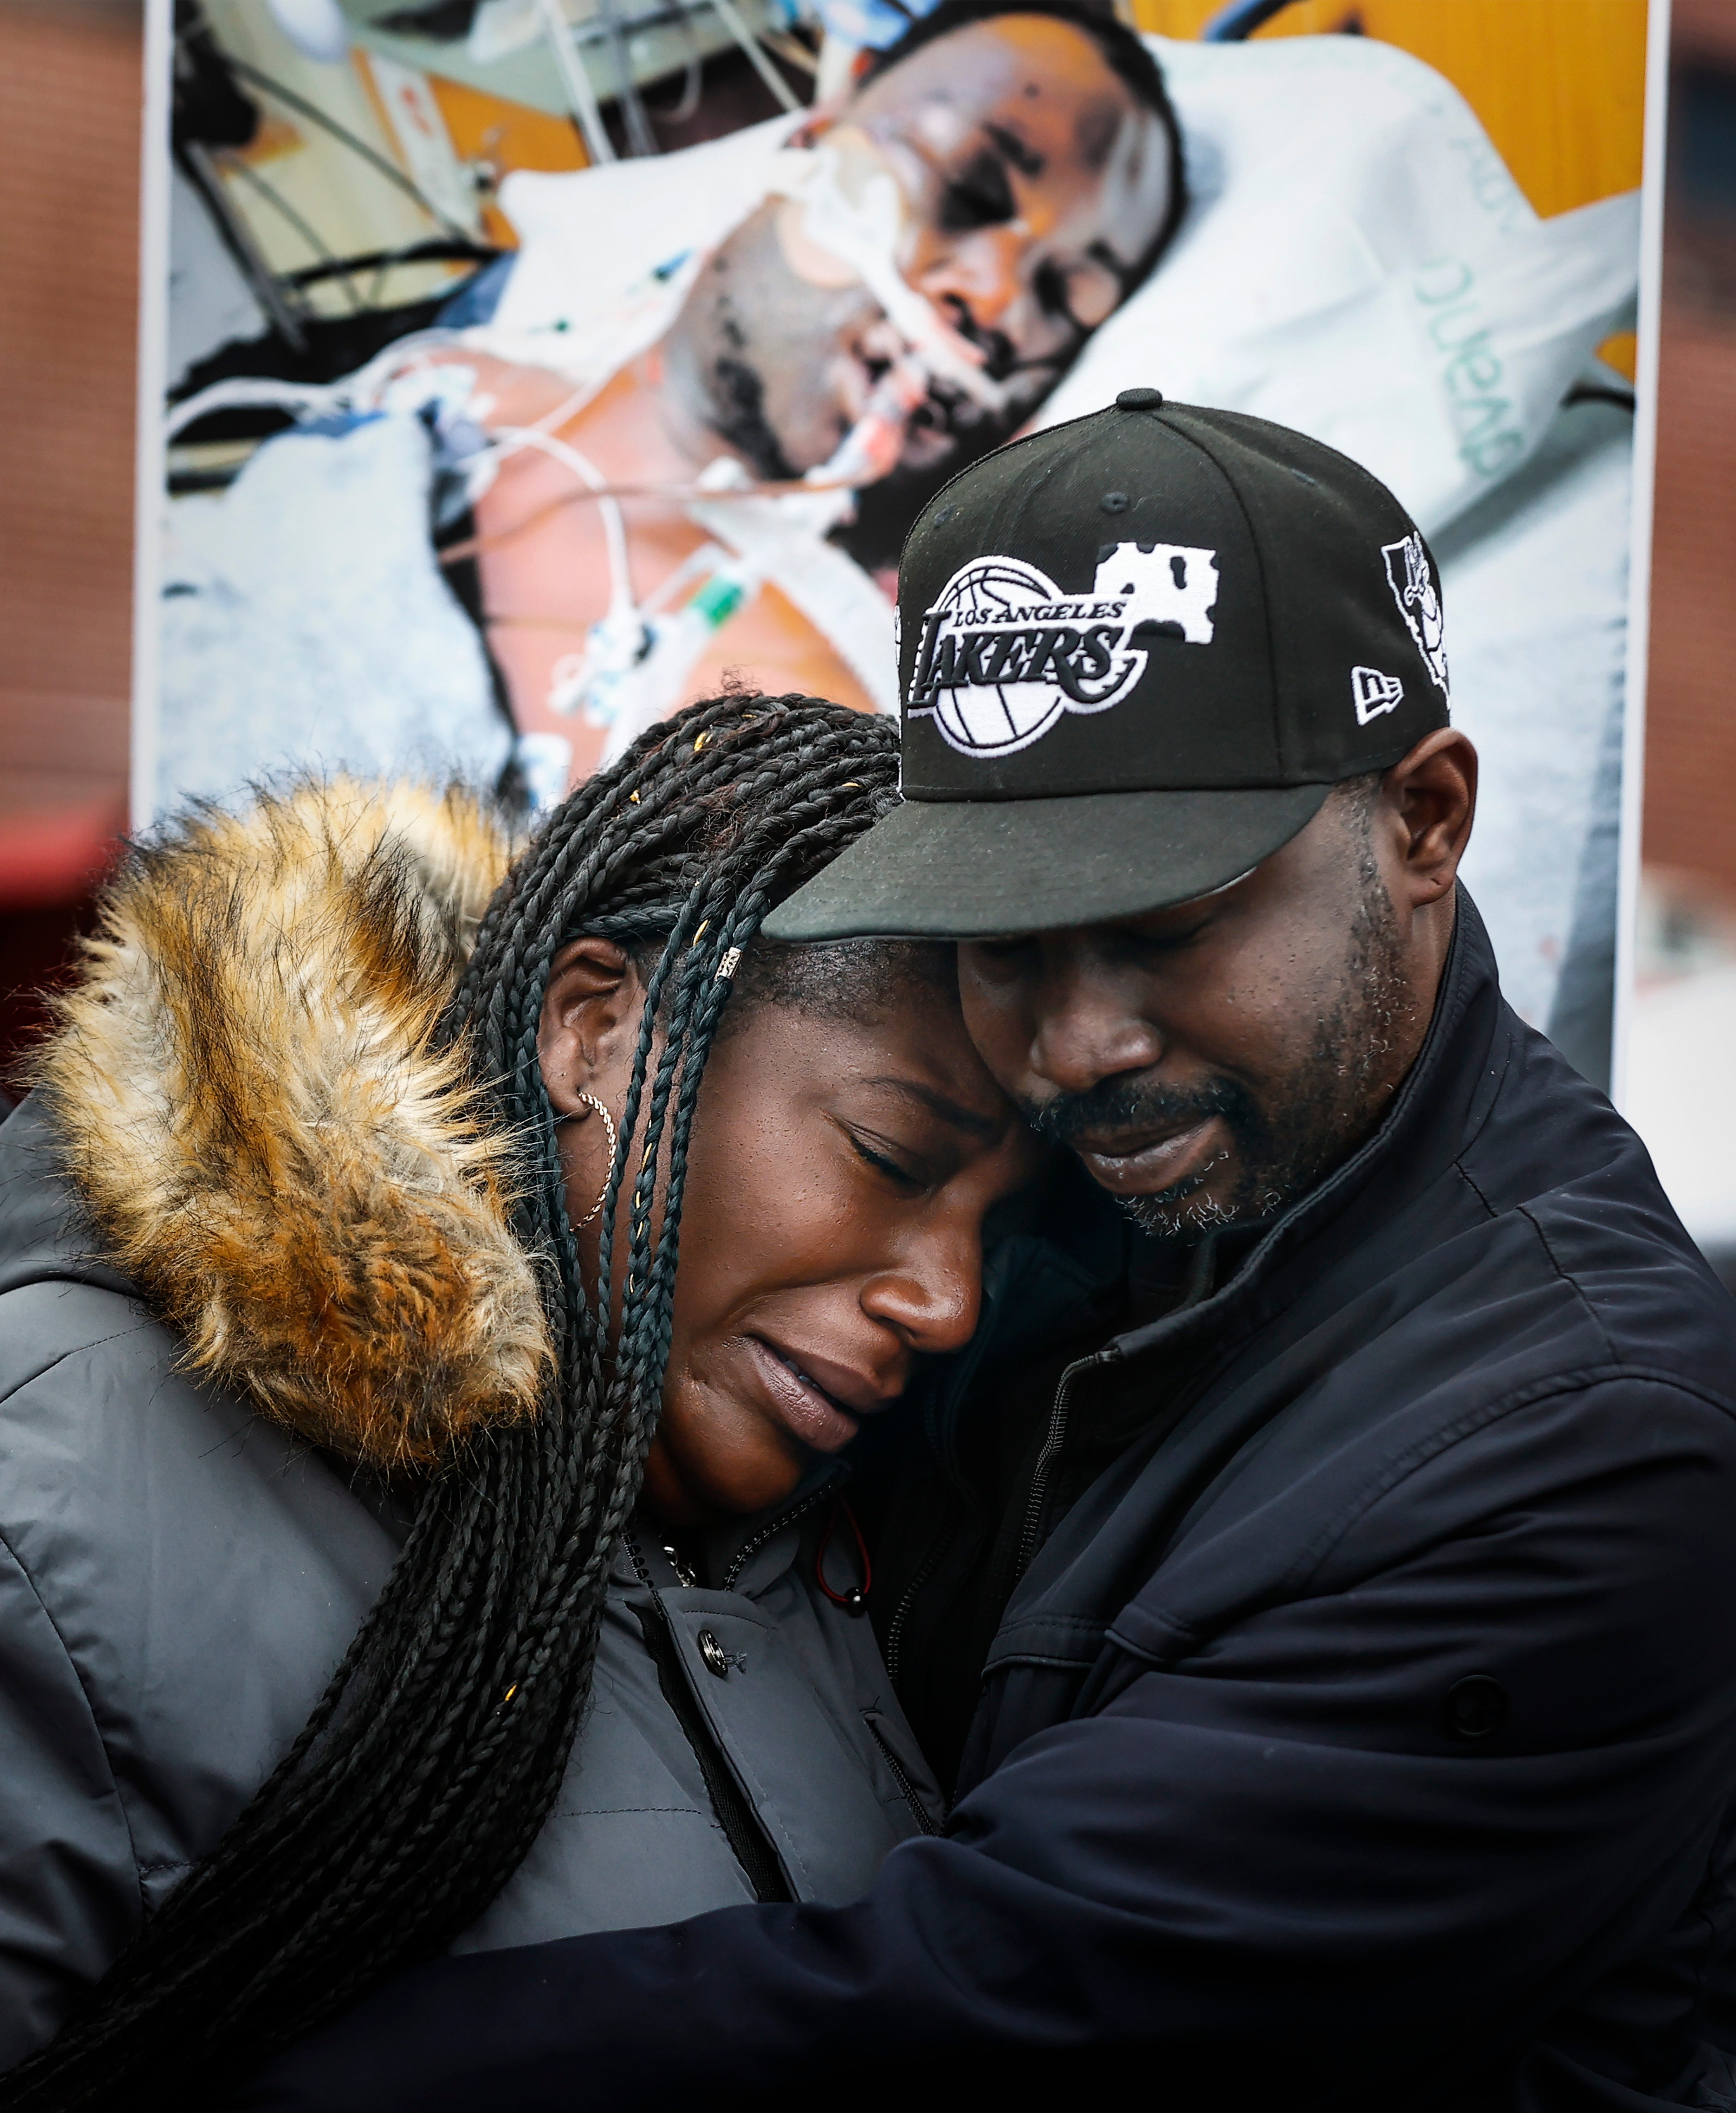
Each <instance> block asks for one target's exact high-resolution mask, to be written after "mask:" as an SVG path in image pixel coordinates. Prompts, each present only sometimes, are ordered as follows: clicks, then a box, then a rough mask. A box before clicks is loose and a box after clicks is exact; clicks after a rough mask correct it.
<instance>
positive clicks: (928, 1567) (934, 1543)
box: [886, 1527, 943, 1687]
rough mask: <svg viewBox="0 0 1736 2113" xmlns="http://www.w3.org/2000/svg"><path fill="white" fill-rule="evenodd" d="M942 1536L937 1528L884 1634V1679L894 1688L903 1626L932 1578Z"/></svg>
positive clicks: (896, 1679)
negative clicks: (919, 1594)
mask: <svg viewBox="0 0 1736 2113" xmlns="http://www.w3.org/2000/svg"><path fill="white" fill-rule="evenodd" d="M942 1539H943V1536H942V1534H941V1532H940V1530H939V1528H938V1527H937V1528H936V1529H935V1531H934V1536H933V1537H932V1538H931V1539H930V1542H929V1546H928V1553H927V1554H925V1556H924V1557H923V1559H922V1560H921V1563H918V1564H917V1565H916V1576H915V1577H912V1578H911V1581H910V1582H909V1584H908V1585H907V1586H905V1588H904V1596H903V1598H902V1600H899V1602H898V1611H897V1613H894V1614H893V1618H892V1626H891V1627H890V1628H889V1629H888V1630H887V1632H886V1677H887V1678H888V1679H889V1681H891V1682H892V1684H893V1686H894V1687H896V1686H898V1660H899V1656H900V1654H901V1653H902V1650H903V1648H904V1624H905V1622H907V1620H908V1619H909V1618H910V1612H911V1608H912V1607H914V1606H915V1605H916V1595H917V1594H918V1593H919V1592H920V1591H921V1590H922V1588H923V1586H925V1585H926V1584H927V1582H928V1581H929V1579H930V1577H932V1576H933V1574H934V1566H935V1565H936V1564H937V1563H939V1560H940V1550H941V1542H942Z"/></svg>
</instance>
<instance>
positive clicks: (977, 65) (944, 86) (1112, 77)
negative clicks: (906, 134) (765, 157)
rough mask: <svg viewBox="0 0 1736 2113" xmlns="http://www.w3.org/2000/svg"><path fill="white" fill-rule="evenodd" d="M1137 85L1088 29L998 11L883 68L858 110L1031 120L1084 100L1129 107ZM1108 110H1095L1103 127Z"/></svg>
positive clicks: (1071, 116) (1075, 107)
mask: <svg viewBox="0 0 1736 2113" xmlns="http://www.w3.org/2000/svg"><path fill="white" fill-rule="evenodd" d="M1130 100H1131V91H1130V90H1129V89H1128V88H1127V86H1126V84H1125V83H1124V82H1123V81H1122V80H1121V79H1120V77H1119V76H1118V75H1117V73H1116V72H1115V71H1114V69H1113V68H1112V66H1110V64H1109V62H1108V57H1107V56H1106V54H1105V53H1104V52H1103V47H1102V46H1101V45H1100V44H1099V43H1098V41H1097V39H1095V38H1094V36H1093V35H1092V34H1091V33H1090V30H1085V29H1081V28H1080V26H1079V25H1077V24H1076V23H1072V22H1065V21H1061V20H1059V19H1058V17H1057V16H1052V15H1048V16H1045V15H996V16H991V17H990V18H989V20H988V21H983V22H971V23H967V24H966V25H964V26H963V27H962V28H960V29H957V30H949V31H948V33H947V34H945V35H944V36H941V37H937V38H935V39H934V42H933V43H927V44H924V45H922V46H921V48H919V49H917V50H916V51H914V52H911V55H910V57H908V58H906V59H901V60H900V61H899V62H898V64H897V65H896V66H890V67H889V68H888V69H887V70H886V71H885V72H884V73H881V74H877V75H875V78H874V79H873V80H870V82H869V83H868V84H867V85H866V87H865V88H863V89H861V90H860V91H859V92H858V93H857V95H856V97H855V98H853V101H854V103H855V106H856V110H857V112H859V113H862V114H866V113H868V112H874V111H880V110H885V111H888V112H891V111H893V110H903V109H908V110H910V111H911V113H912V114H914V112H916V109H917V108H919V107H924V106H928V107H934V106H938V107H940V108H943V109H949V110H951V111H953V112H955V113H956V116H957V120H960V121H964V122H966V123H968V122H970V121H972V120H974V119H976V118H980V117H981V116H984V115H986V114H988V113H989V112H1003V111H1006V110H1007V109H1008V107H1009V106H1010V107H1011V109H1012V111H1014V112H1016V113H1017V114H1018V116H1021V117H1023V118H1025V119H1026V120H1027V121H1034V122H1039V123H1041V122H1044V121H1045V120H1050V119H1052V118H1053V116H1062V115H1064V116H1065V117H1066V119H1067V121H1069V123H1070V124H1071V122H1072V121H1074V120H1075V119H1076V116H1077V115H1078V114H1079V112H1080V105H1081V104H1094V105H1095V106H1096V107H1097V109H1098V111H1099V112H1104V113H1105V114H1107V112H1108V111H1113V112H1117V113H1120V112H1124V111H1125V110H1126V106H1127V103H1128V102H1129V101H1130ZM1103 123H1104V116H1094V117H1093V120H1092V126H1093V128H1094V129H1095V130H1098V131H1099V132H1100V131H1101V130H1102V128H1103Z"/></svg>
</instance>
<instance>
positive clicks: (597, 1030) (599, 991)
mask: <svg viewBox="0 0 1736 2113" xmlns="http://www.w3.org/2000/svg"><path fill="white" fill-rule="evenodd" d="M644 1010H645V986H644V984H643V983H642V982H641V981H640V979H639V972H638V970H637V969H636V968H635V967H634V966H633V961H632V959H631V957H630V956H628V954H627V953H626V952H624V949H622V948H621V947H618V946H616V945H615V943H614V941H613V940H612V939H596V938H587V939H573V940H570V941H569V942H568V944H567V945H565V946H564V947H562V948H561V949H560V952H559V953H557V954H556V955H555V963H554V966H553V967H552V968H551V969H550V971H549V983H548V988H547V990H546V991H545V992H544V993H543V998H542V1017H541V1020H540V1021H539V1022H538V1023H537V1061H538V1064H539V1066H540V1067H541V1072H542V1083H543V1086H544V1088H545V1089H546V1092H547V1093H548V1097H549V1100H550V1104H551V1106H552V1107H553V1108H554V1110H555V1114H556V1115H558V1116H567V1115H578V1114H582V1112H583V1111H584V1103H583V1102H582V1101H581V1100H580V1098H579V1095H580V1094H581V1093H595V1094H596V1096H597V1098H599V1099H600V1100H604V1101H611V1102H618V1101H619V1098H620V1093H619V1092H616V1091H614V1088H615V1086H616V1085H617V1084H619V1083H620V1082H622V1081H624V1079H625V1076H626V1074H627V1072H628V1070H629V1069H630V1068H631V1066H632V1061H633V1049H634V1047H635V1046H636V1045H637V1041H638V1035H639V1023H640V1020H641V1018H642V1015H643V1013H644ZM618 1075H619V1076H618Z"/></svg>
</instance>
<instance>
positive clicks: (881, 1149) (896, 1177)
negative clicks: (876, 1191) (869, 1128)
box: [844, 1128, 934, 1196]
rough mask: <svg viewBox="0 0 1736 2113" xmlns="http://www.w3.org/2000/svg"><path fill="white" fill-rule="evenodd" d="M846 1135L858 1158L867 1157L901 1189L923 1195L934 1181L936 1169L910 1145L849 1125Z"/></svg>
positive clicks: (867, 1160)
mask: <svg viewBox="0 0 1736 2113" xmlns="http://www.w3.org/2000/svg"><path fill="white" fill-rule="evenodd" d="M844 1135H845V1136H846V1137H847V1138H848V1139H849V1140H850V1144H851V1148H852V1150H853V1151H854V1152H855V1153H856V1155H857V1158H859V1159H861V1160H863V1161H866V1164H867V1165H869V1166H871V1167H873V1169H874V1170H875V1172H876V1173H877V1174H882V1175H885V1177H886V1179H887V1180H889V1181H890V1182H892V1183H893V1184H894V1185H895V1186H896V1187H897V1188H898V1190H899V1191H900V1193H902V1194H904V1195H907V1196H920V1195H921V1194H923V1193H925V1191H926V1190H927V1189H930V1188H932V1187H933V1186H934V1171H933V1169H932V1168H930V1166H927V1165H926V1163H925V1162H924V1161H922V1160H921V1157H920V1156H918V1155H916V1154H913V1153H911V1151H910V1150H909V1148H908V1147H907V1146H902V1145H898V1144H894V1143H893V1142H892V1141H891V1139H887V1138H882V1137H876V1136H875V1135H874V1134H872V1133H871V1132H870V1133H867V1134H865V1133H863V1132H862V1131H861V1130H852V1129H848V1128H846V1129H845V1130H844ZM912 1162H913V1163H912Z"/></svg>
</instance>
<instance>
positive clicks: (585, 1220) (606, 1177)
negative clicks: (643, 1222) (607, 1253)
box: [555, 1093, 615, 1233]
mask: <svg viewBox="0 0 1736 2113" xmlns="http://www.w3.org/2000/svg"><path fill="white" fill-rule="evenodd" d="M578 1098H580V1100H582V1102H584V1104H585V1106H586V1107H587V1108H595V1109H596V1112H597V1113H598V1114H599V1115H600V1116H601V1117H602V1119H603V1128H604V1130H605V1131H606V1132H607V1133H608V1137H609V1164H608V1165H607V1166H605V1168H604V1169H603V1185H602V1187H601V1189H599V1190H598V1191H597V1197H596V1202H595V1203H593V1204H592V1206H591V1207H590V1209H589V1210H588V1211H587V1212H586V1213H585V1215H584V1216H583V1217H582V1218H578V1219H576V1220H575V1221H573V1231H574V1232H575V1233H576V1232H579V1231H582V1230H583V1228H584V1227H585V1226H587V1225H589V1224H590V1222H591V1221H592V1219H593V1218H594V1217H595V1216H596V1214H597V1213H598V1212H599V1211H601V1209H602V1207H603V1201H604V1198H605V1197H606V1196H607V1195H608V1193H609V1184H610V1180H611V1178H612V1177H613V1175H614V1153H615V1133H614V1116H612V1115H610V1112H609V1111H608V1109H607V1108H605V1107H604V1106H603V1104H602V1102H601V1101H600V1100H599V1099H598V1098H596V1094H595V1093H581V1094H580V1095H579V1097H578ZM577 1121H578V1116H576V1115H571V1116H559V1117H557V1118H556V1120H555V1128H556V1129H557V1130H559V1129H560V1125H561V1124H562V1123H569V1122H577Z"/></svg>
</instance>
